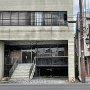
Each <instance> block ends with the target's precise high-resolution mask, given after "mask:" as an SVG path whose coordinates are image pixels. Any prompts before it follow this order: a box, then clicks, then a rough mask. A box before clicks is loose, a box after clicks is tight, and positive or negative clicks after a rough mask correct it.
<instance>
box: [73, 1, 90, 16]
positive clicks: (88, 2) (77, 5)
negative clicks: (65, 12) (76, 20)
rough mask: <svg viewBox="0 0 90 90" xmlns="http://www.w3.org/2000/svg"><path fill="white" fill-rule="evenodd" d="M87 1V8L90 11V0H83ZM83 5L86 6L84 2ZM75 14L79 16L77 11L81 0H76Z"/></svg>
mask: <svg viewBox="0 0 90 90" xmlns="http://www.w3.org/2000/svg"><path fill="white" fill-rule="evenodd" d="M85 1H86V10H87V11H90V0H83V2H85ZM83 6H84V7H85V4H83ZM73 8H74V14H73V15H74V16H75V17H76V16H77V12H78V11H79V0H74V7H73Z"/></svg>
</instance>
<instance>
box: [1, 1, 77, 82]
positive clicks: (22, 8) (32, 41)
mask: <svg viewBox="0 0 90 90" xmlns="http://www.w3.org/2000/svg"><path fill="white" fill-rule="evenodd" d="M70 16H73V0H0V79H1V78H2V77H3V76H4V75H7V74H8V72H9V70H10V68H11V66H12V65H13V63H14V62H15V60H19V63H32V62H33V59H34V57H36V60H37V61H36V62H37V63H36V68H37V70H36V75H37V76H43V75H47V73H48V72H51V73H49V75H51V74H52V75H55V76H57V75H61V76H68V80H69V81H70V82H73V81H75V65H74V34H73V24H71V23H68V22H67V21H72V20H73V18H69V17H70ZM4 63H5V65H4ZM48 70H49V71H48ZM55 71H56V72H55ZM45 72H47V73H45Z"/></svg>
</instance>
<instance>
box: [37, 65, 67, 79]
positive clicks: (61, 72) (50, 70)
mask: <svg viewBox="0 0 90 90" xmlns="http://www.w3.org/2000/svg"><path fill="white" fill-rule="evenodd" d="M37 76H46V77H49V76H51V77H55V76H68V67H67V66H64V67H38V68H37Z"/></svg>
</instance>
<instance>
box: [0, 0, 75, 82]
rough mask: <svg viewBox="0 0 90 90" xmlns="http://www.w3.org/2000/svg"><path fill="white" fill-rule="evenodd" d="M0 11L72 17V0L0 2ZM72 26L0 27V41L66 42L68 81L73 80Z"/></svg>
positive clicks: (8, 0) (14, 0) (0, 0)
mask: <svg viewBox="0 0 90 90" xmlns="http://www.w3.org/2000/svg"><path fill="white" fill-rule="evenodd" d="M0 10H1V11H67V14H68V15H67V16H68V21H70V20H73V18H69V17H72V16H73V0H0ZM73 36H74V34H73V24H69V23H68V25H67V26H0V40H68V56H69V57H68V62H69V63H68V65H69V70H68V74H69V81H72V79H73V80H75V76H74V75H75V71H74V44H73V43H74V37H73Z"/></svg>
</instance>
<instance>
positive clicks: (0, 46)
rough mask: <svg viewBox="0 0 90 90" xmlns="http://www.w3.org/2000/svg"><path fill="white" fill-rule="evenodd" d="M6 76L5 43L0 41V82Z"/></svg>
mask: <svg viewBox="0 0 90 90" xmlns="http://www.w3.org/2000/svg"><path fill="white" fill-rule="evenodd" d="M3 75H4V43H3V42H1V41H0V80H1V79H2V77H3Z"/></svg>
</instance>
